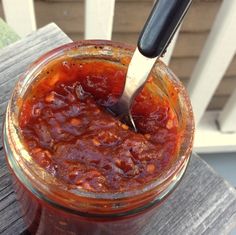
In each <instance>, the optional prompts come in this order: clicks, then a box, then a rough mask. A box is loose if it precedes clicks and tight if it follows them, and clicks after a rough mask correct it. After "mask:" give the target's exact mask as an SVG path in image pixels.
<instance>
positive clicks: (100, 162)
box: [19, 58, 181, 192]
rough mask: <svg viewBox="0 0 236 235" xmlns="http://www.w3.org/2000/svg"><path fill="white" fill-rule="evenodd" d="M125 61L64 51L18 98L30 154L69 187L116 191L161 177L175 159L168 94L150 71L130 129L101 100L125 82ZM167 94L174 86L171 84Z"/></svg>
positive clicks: (176, 138)
mask: <svg viewBox="0 0 236 235" xmlns="http://www.w3.org/2000/svg"><path fill="white" fill-rule="evenodd" d="M125 74H126V70H125V67H124V66H121V65H118V64H116V63H113V62H108V61H105V60H104V61H101V60H99V61H98V60H80V59H72V58H63V59H61V60H57V61H56V62H53V63H51V64H49V65H48V66H47V67H46V68H45V69H44V70H43V72H42V73H41V74H40V75H39V76H38V81H36V82H35V83H34V85H32V87H31V89H30V91H29V92H28V93H27V94H26V98H25V99H24V101H23V104H22V106H21V112H20V116H19V123H20V129H21V134H22V137H23V140H24V144H25V146H26V148H27V149H28V151H29V152H30V154H31V155H32V157H33V159H34V160H35V161H36V162H37V163H38V164H39V165H40V166H41V167H43V168H44V169H45V170H46V171H48V172H49V173H50V174H52V175H53V176H55V177H56V178H58V179H59V180H60V181H62V182H63V183H64V184H66V185H68V188H80V189H82V190H87V191H92V192H117V191H128V190H131V189H135V188H138V187H139V186H141V185H143V184H145V183H148V182H150V181H152V180H154V179H156V178H157V177H159V176H160V175H161V174H162V173H163V171H164V170H167V169H168V168H169V167H170V166H171V164H172V162H173V161H174V160H175V159H176V157H177V155H178V151H179V142H180V138H181V135H180V130H179V127H178V119H177V115H176V113H175V111H174V109H173V108H172V106H171V104H170V103H169V100H168V98H167V97H165V96H163V97H158V96H154V95H153V94H152V93H151V92H150V89H155V86H156V85H155V84H154V82H153V79H152V78H150V79H149V80H148V82H147V84H146V85H145V87H144V89H143V90H142V92H141V94H140V95H139V96H138V97H137V98H136V99H135V101H134V105H133V107H132V115H133V117H134V120H135V123H136V125H137V127H138V130H139V133H135V132H133V131H132V129H130V128H129V127H128V126H127V125H125V124H123V123H122V122H121V121H119V120H118V118H115V117H113V116H112V115H111V114H110V113H109V112H108V111H107V110H106V108H107V107H109V106H110V105H111V104H113V103H114V102H116V100H117V99H118V97H119V96H120V94H121V91H122V89H123V84H124V79H125ZM168 89H169V91H170V94H172V96H173V97H172V100H174V96H176V95H177V94H176V93H177V91H176V90H175V88H174V87H171V85H170V87H168Z"/></svg>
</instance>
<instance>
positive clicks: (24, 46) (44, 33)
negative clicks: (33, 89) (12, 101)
mask: <svg viewBox="0 0 236 235" xmlns="http://www.w3.org/2000/svg"><path fill="white" fill-rule="evenodd" d="M50 39H53V40H50ZM70 41H71V40H70V39H69V38H68V37H67V36H66V35H65V34H64V33H63V32H62V31H61V30H60V29H59V28H58V27H57V26H55V24H50V25H48V26H47V27H44V28H43V29H40V30H38V31H37V32H35V33H34V34H31V35H30V36H28V37H26V38H25V39H24V40H20V41H18V42H16V43H14V44H11V45H10V46H8V47H6V48H4V49H2V50H1V52H0V64H1V67H0V90H1V95H0V122H1V121H2V118H3V114H4V112H5V108H6V105H7V101H8V100H9V97H10V93H11V91H12V89H13V87H14V86H15V82H16V81H17V79H18V78H19V76H20V75H21V74H22V73H23V72H24V71H25V70H26V68H27V66H29V64H31V63H32V62H33V61H34V60H35V59H37V58H38V57H39V56H40V55H42V54H44V53H45V52H46V51H48V50H50V49H53V48H55V47H57V46H59V45H62V44H64V43H66V42H70ZM12 48H17V50H13V49H12ZM12 66H14V69H13V68H12ZM1 129H2V127H1V126H0V133H2V132H1ZM1 146H2V142H0V147H1Z"/></svg>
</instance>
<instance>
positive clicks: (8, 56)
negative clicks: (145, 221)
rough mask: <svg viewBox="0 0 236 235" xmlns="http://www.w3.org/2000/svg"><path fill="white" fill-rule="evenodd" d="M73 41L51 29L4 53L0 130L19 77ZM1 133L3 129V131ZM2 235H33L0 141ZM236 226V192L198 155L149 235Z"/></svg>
mask: <svg viewBox="0 0 236 235" xmlns="http://www.w3.org/2000/svg"><path fill="white" fill-rule="evenodd" d="M70 41H71V40H70V39H69V38H68V37H67V36H66V35H65V34H64V33H63V32H62V31H61V30H60V29H59V28H58V27H57V26H56V25H55V24H49V25H47V26H45V27H44V28H42V29H39V30H38V31H36V32H34V33H32V34H31V35H29V36H28V37H26V38H24V39H22V40H19V41H18V42H16V43H13V44H11V45H10V46H8V47H5V48H4V49H1V50H0V126H1V124H2V121H3V117H4V111H5V108H6V105H7V102H8V100H9V96H10V94H11V90H12V88H13V87H14V85H15V83H16V81H17V79H18V77H19V75H20V74H21V73H23V72H24V71H25V69H26V67H27V66H28V65H29V64H30V63H32V62H33V61H34V60H35V59H36V58H37V57H39V56H40V55H42V54H43V53H45V52H46V51H48V50H50V49H52V48H55V47H57V46H59V45H62V44H64V43H68V42H70ZM0 133H2V132H1V130H0ZM0 213H1V214H0V234H7V235H11V234H12V235H17V234H27V230H26V227H25V225H24V222H23V220H22V217H21V215H20V213H19V207H18V202H17V201H16V198H15V194H14V192H13V190H12V186H11V180H10V174H9V172H8V169H7V166H6V161H5V159H4V152H3V148H2V142H0ZM235 225H236V191H235V189H234V188H233V187H232V186H231V185H230V184H229V183H227V182H226V181H225V180H224V179H223V178H222V177H220V176H219V175H217V174H216V173H215V172H214V171H213V169H212V168H211V167H210V166H208V165H207V164H206V163H205V162H204V161H203V160H201V159H200V158H199V157H198V156H197V154H195V153H193V154H192V157H191V161H190V164H189V166H188V169H187V172H186V174H185V176H184V178H183V180H182V182H181V183H180V185H179V186H178V188H177V189H176V190H175V192H174V193H173V194H172V195H171V196H170V198H169V199H168V201H166V202H165V203H164V204H163V205H162V206H161V208H160V210H159V211H158V213H157V214H156V215H155V216H153V218H152V221H151V223H150V225H149V226H148V227H145V228H143V234H151V235H154V234H158V235H159V234H164V235H169V234H171V235H173V234H177V235H178V234H180V235H184V234H187V235H189V234H197V235H199V234H207V235H210V234H213V235H216V234H227V233H229V231H231V230H232V229H233V227H234V226H235Z"/></svg>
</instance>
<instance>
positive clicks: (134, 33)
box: [0, 0, 236, 187]
mask: <svg viewBox="0 0 236 235" xmlns="http://www.w3.org/2000/svg"><path fill="white" fill-rule="evenodd" d="M106 1H107V2H108V1H110V0H105V1H104V0H102V2H103V3H104V2H106ZM111 1H112V2H113V0H111ZM226 1H227V2H228V3H227V2H226ZM234 1H235V0H232V2H234ZM23 2H24V3H23ZM32 2H33V4H32ZM32 2H31V1H30V0H25V1H24V0H21V1H19V0H18V1H13V0H2V1H0V18H2V19H3V20H5V21H7V23H8V25H10V27H11V28H12V31H13V32H15V33H16V35H18V36H19V38H20V37H24V36H25V35H26V34H27V33H29V32H30V31H32V30H34V29H36V28H40V27H42V26H45V25H46V24H48V23H50V22H55V23H56V24H57V25H58V26H59V27H60V28H61V29H62V30H63V31H64V32H65V33H66V34H67V35H68V36H69V37H70V38H71V39H72V40H81V39H84V32H85V31H86V30H85V19H86V16H85V14H86V10H85V9H86V8H85V5H86V4H85V2H86V1H83V0H35V1H32ZM90 2H92V1H90ZM95 2H98V1H97V0H96V1H94V4H95ZM102 2H101V3H102ZM153 2H154V1H153V0H116V1H115V5H114V11H113V13H112V14H114V18H113V22H112V23H111V24H112V25H113V29H112V40H114V41H121V42H126V43H130V44H134V45H135V44H136V41H137V38H138V32H139V31H140V29H141V28H142V27H143V24H144V22H145V20H146V18H147V16H148V14H149V12H150V9H151V8H152V6H153ZM229 2H231V1H230V0H224V1H223V0H193V3H192V6H191V8H190V10H189V12H188V13H187V15H186V17H185V19H184V22H183V24H182V25H181V29H180V32H179V35H178V37H177V38H176V40H173V41H174V42H173V45H172V47H173V51H171V54H172V55H171V57H170V60H169V59H168V60H169V62H168V63H169V66H170V68H171V69H172V70H173V71H174V73H175V74H176V75H177V76H178V77H179V78H180V80H181V81H182V82H183V83H184V84H185V85H186V87H187V88H189V81H190V79H192V80H197V79H198V77H200V78H199V81H200V79H202V78H201V77H202V76H203V79H202V80H203V81H202V82H203V84H205V85H201V84H200V85H199V83H198V81H194V82H192V87H194V86H196V87H198V86H199V89H200V88H201V87H203V88H205V87H207V86H208V85H209V86H210V85H211V83H214V87H213V88H211V89H210V90H209V91H208V90H207V89H204V90H202V92H199V91H198V95H199V97H201V96H205V95H206V96H209V100H207V101H206V102H205V103H204V104H196V105H195V103H197V102H198V101H197V100H198V98H196V96H195V98H194V97H193V106H194V110H195V106H196V110H198V107H197V106H199V105H200V106H201V105H202V106H204V107H203V108H200V110H201V112H202V114H201V115H200V116H199V118H197V132H196V141H195V151H197V152H198V153H199V155H200V156H201V157H202V158H203V159H205V160H206V161H207V162H208V163H209V164H210V165H212V167H213V168H214V169H215V170H216V171H218V172H219V173H220V174H221V175H222V176H223V177H225V178H226V179H227V180H228V181H229V182H231V183H232V184H233V185H234V186H235V187H236V134H235V133H236V132H235V131H236V124H235V123H236V118H235V122H234V124H233V125H232V124H230V125H231V126H230V128H231V129H227V128H226V129H225V128H224V126H225V124H224V122H223V121H221V119H220V118H219V116H220V113H221V112H222V110H223V111H224V113H223V114H222V115H221V116H225V115H226V114H227V115H228V116H230V119H231V120H230V123H232V120H234V117H236V114H235V113H236V111H235V110H236V104H234V105H232V103H234V101H235V103H236V99H235V98H231V101H230V105H228V106H229V107H228V109H229V110H231V109H232V110H234V111H233V112H234V113H233V114H232V112H231V111H229V110H226V111H225V110H224V109H225V107H226V105H227V103H229V98H230V97H232V95H233V94H234V93H235V94H236V92H235V90H236V57H235V44H236V43H235V42H236V40H235V42H234V45H232V43H233V39H235V38H236V30H235V27H234V28H232V29H231V28H229V29H228V31H218V29H217V27H216V26H214V24H217V22H222V21H224V19H225V18H226V16H227V17H230V16H229V15H230V14H232V9H230V8H232V7H234V8H235V3H232V5H230V3H229ZM13 4H15V5H13ZM24 4H26V5H25V6H24ZM223 4H225V6H224V7H222V5H223ZM227 4H228V5H227ZM95 5H96V4H95ZM233 5H234V6H233ZM25 7H26V9H25ZM104 7H105V5H104ZM221 8H224V9H221ZM32 9H33V10H32ZM95 10H96V9H95ZM220 10H221V11H222V12H221V13H220V14H219V12H220ZM25 11H26V13H25ZM229 11H231V13H230V12H229ZM14 12H15V16H14V17H15V18H16V17H17V18H18V20H17V21H18V22H14V20H13V21H12V17H11V15H12V14H13V15H14ZM91 12H93V11H90V14H92V13H91ZM27 14H29V15H30V16H29V19H30V22H29V20H27ZM94 14H96V13H94ZM14 17H13V18H14ZM24 17H26V19H23V18H24ZM90 17H91V18H92V16H91V15H90ZM217 17H218V18H219V19H218V21H217V20H216V19H217ZM235 17H236V14H235ZM227 20H228V21H227V22H226V23H225V25H227V24H228V22H230V23H231V24H232V22H233V23H234V24H235V25H236V19H232V17H231V18H229V19H228V18H227ZM232 20H233V21H232ZM15 21H16V20H15ZM24 25H26V26H25V27H24ZM225 25H224V24H223V26H222V25H221V26H219V27H225ZM90 27H91V26H90ZM230 27H231V26H230ZM213 28H214V29H213ZM212 29H213V32H212ZM24 30H26V31H24ZM27 30H28V31H27ZM230 31H232V32H231V33H230ZM210 33H212V35H211V37H212V38H214V36H215V38H219V40H218V42H217V43H218V44H216V45H215V43H216V42H213V43H214V46H215V47H214V48H210V46H209V45H210V43H209V42H208V46H207V45H206V44H207V40H208V41H209V40H210V39H209V38H210V37H209V36H210ZM221 33H222V34H224V35H226V36H225V38H224V35H222V38H223V39H222V41H221V40H220V39H221V36H220V34H221ZM18 36H17V37H18ZM17 37H16V38H17ZM229 37H230V40H229V39H228V38H229ZM227 40H228V41H227ZM223 43H225V44H227V45H226V46H229V47H230V48H228V49H227V50H228V51H230V50H231V51H232V50H233V53H231V54H230V53H229V54H230V55H229V56H228V57H227V64H226V65H224V66H223V67H224V68H223V70H224V71H223V72H222V74H221V75H219V76H220V77H219V78H217V79H216V81H214V76H216V77H217V74H218V72H217V69H219V70H220V69H221V70H222V68H221V67H220V66H219V68H217V67H218V66H216V72H215V73H216V74H215V75H214V74H213V75H212V77H213V78H209V77H208V76H206V75H207V74H208V73H207V72H206V71H205V72H204V71H203V72H202V71H199V68H201V63H204V58H203V57H206V55H207V56H208V55H209V56H210V55H211V58H209V60H208V61H209V67H210V66H213V68H214V66H215V64H211V63H214V60H212V57H214V55H213V54H212V50H215V51H216V49H217V48H218V47H219V49H220V50H221V53H222V50H223V49H222V47H224V45H222V44H223ZM227 50H226V52H225V53H226V54H227V53H228V52H227ZM203 51H205V52H204V53H205V54H204V53H203ZM208 51H209V53H208ZM223 54H224V53H222V55H223ZM223 58H224V57H223ZM217 60H218V62H217V63H218V65H219V64H221V61H219V60H220V58H217ZM222 60H223V61H222V63H223V62H224V59H222ZM197 63H199V65H197ZM207 63H208V62H207ZM217 63H216V65H217ZM205 64H206V62H205ZM196 68H197V70H198V71H194V69H195V70H196ZM200 70H201V69H200ZM201 73H202V74H201ZM210 73H211V74H212V72H210ZM208 79H209V81H208ZM212 79H213V80H212ZM204 80H205V81H204ZM207 82H208V83H207ZM191 91H192V90H191V89H190V95H191ZM209 93H210V94H209ZM234 97H236V95H234ZM191 98H192V97H191ZM232 100H233V102H232ZM199 102H200V101H199ZM196 112H197V111H196ZM226 119H227V118H226ZM226 122H227V120H226Z"/></svg>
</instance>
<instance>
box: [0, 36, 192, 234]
mask: <svg viewBox="0 0 236 235" xmlns="http://www.w3.org/2000/svg"><path fill="white" fill-rule="evenodd" d="M133 50H134V48H133V47H131V46H129V45H125V44H121V43H115V42H111V41H99V40H98V41H78V42H73V43H70V44H66V45H63V46H61V47H59V48H56V49H54V50H52V51H50V52H48V53H47V54H45V55H43V56H42V57H41V58H39V59H38V60H37V61H36V62H34V63H33V64H32V65H31V66H30V67H29V68H28V70H27V72H26V73H25V74H23V75H22V76H21V78H20V79H19V81H18V83H17V85H16V87H15V89H14V91H13V95H12V97H11V99H10V101H9V104H8V107H7V111H6V119H5V124H4V133H3V134H4V149H5V152H6V159H7V161H8V163H9V168H10V170H11V173H12V179H13V185H14V188H15V191H16V193H17V198H18V200H19V202H20V205H21V208H22V213H23V216H24V219H25V222H26V224H27V226H28V230H29V231H30V232H31V233H32V234H35V233H37V234H44V235H45V234H82V235H83V234H90V235H92V234H142V231H143V230H142V229H143V228H144V225H146V226H147V221H148V219H147V218H149V217H150V216H151V215H152V214H153V213H158V210H157V208H158V206H159V205H160V204H161V203H162V202H163V201H164V200H165V199H166V197H167V196H168V195H170V193H171V192H172V191H173V190H174V188H175V187H176V186H177V184H178V183H179V181H180V179H181V178H182V177H183V174H184V172H185V170H186V167H187V164H188V162H189V158H190V155H191V150H192V144H193V133H194V120H193V113H192V108H191V104H190V101H189V97H188V95H187V92H186V90H185V88H184V87H183V85H182V84H181V82H180V81H179V80H178V79H177V78H176V76H175V75H174V74H173V73H172V72H171V71H170V69H169V68H168V67H167V66H166V65H165V64H164V63H162V62H161V61H159V60H158V61H157V63H156V65H155V67H154V68H153V70H152V76H153V78H154V80H155V83H156V84H157V85H158V87H159V88H160V89H161V91H162V92H163V94H164V95H166V96H167V97H168V98H169V99H170V102H172V103H173V106H174V110H175V111H176V113H177V116H178V119H179V124H180V126H181V130H182V140H181V144H180V149H179V152H178V155H177V156H176V158H175V161H174V162H173V163H172V165H171V167H170V168H169V169H167V170H165V172H163V174H162V175H161V177H159V178H158V179H156V180H154V181H152V182H150V183H148V184H145V185H143V186H142V187H141V188H137V189H132V190H130V191H126V192H120V193H115V194H114V193H92V192H85V191H81V190H79V189H76V190H75V189H73V190H68V189H67V188H66V187H64V185H63V183H61V182H60V181H59V180H57V179H55V178H54V177H53V176H52V175H50V174H49V173H47V172H46V171H45V170H44V169H43V168H41V167H40V166H39V165H38V164H36V163H35V162H34V160H33V159H32V157H31V156H30V154H29V152H28V151H27V150H26V148H25V147H24V145H23V144H22V137H21V135H20V131H19V123H18V116H19V107H20V105H21V103H22V100H24V98H25V94H26V92H27V89H28V88H29V87H30V85H32V84H33V83H34V81H35V79H36V78H38V77H39V76H38V75H39V74H40V73H41V72H42V71H43V70H44V68H45V67H46V66H47V64H49V63H50V62H52V61H56V59H58V58H62V57H64V56H67V57H68V56H69V57H73V58H80V59H83V58H85V59H88V58H96V59H98V60H101V61H102V60H106V61H112V62H115V63H118V64H122V65H123V66H127V65H128V63H129V61H130V58H131V56H132V53H133ZM168 84H171V85H172V86H174V87H175V89H174V90H175V91H176V96H175V97H177V99H175V100H174V101H172V100H171V99H172V96H171V95H170V94H169V90H168ZM154 92H158V91H154Z"/></svg>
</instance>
